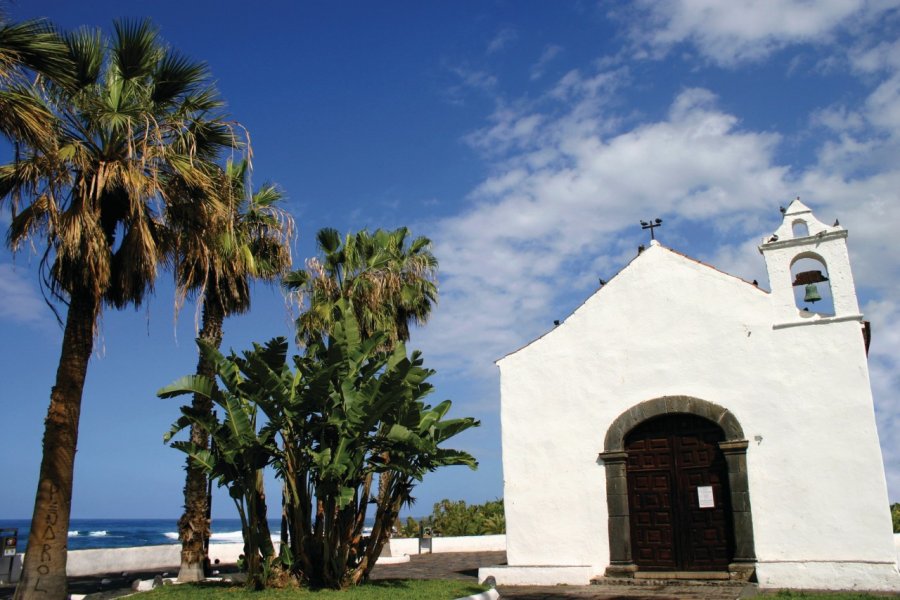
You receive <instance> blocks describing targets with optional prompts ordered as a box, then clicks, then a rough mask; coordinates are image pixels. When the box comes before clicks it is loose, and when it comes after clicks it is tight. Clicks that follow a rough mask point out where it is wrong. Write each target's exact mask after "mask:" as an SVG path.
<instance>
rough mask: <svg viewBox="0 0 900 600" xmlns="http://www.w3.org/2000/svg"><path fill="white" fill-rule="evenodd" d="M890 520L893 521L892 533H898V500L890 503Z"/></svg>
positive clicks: (899, 504)
mask: <svg viewBox="0 0 900 600" xmlns="http://www.w3.org/2000/svg"><path fill="white" fill-rule="evenodd" d="M891 520H893V521H894V533H900V502H895V503H893V504H891Z"/></svg>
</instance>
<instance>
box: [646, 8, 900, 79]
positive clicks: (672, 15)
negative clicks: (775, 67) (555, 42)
mask: <svg viewBox="0 0 900 600" xmlns="http://www.w3.org/2000/svg"><path fill="white" fill-rule="evenodd" d="M896 6H897V3H896V2H894V1H891V2H873V1H870V2H867V1H865V0H815V1H810V0H731V1H729V2H721V1H720V0H642V1H641V2H640V9H641V10H640V12H641V18H640V19H637V20H636V21H637V22H638V23H639V24H637V25H635V26H634V27H635V29H634V32H633V34H634V36H635V38H636V40H637V41H638V42H639V43H640V44H641V45H642V46H646V47H648V48H649V51H650V53H651V54H655V55H657V56H659V55H662V54H665V53H667V52H668V51H669V50H670V49H671V48H672V47H673V46H674V45H676V44H679V43H683V42H688V43H690V44H692V45H693V46H694V47H695V48H696V49H697V51H698V52H699V53H700V54H701V55H703V56H704V57H706V58H707V59H709V60H711V61H712V62H714V63H717V64H720V65H729V66H730V65H735V64H738V63H741V62H746V61H755V60H759V59H761V58H764V57H766V56H768V55H769V54H771V53H772V52H774V51H777V50H779V49H781V48H784V47H787V46H789V45H794V44H798V43H820V42H827V41H829V40H830V39H831V38H832V36H833V35H834V34H835V32H836V31H837V30H839V29H842V28H845V27H849V26H852V24H853V23H854V22H856V21H860V20H863V19H866V20H870V19H874V18H877V17H878V15H880V14H882V13H884V12H885V11H888V10H891V9H893V8H895V7H896Z"/></svg>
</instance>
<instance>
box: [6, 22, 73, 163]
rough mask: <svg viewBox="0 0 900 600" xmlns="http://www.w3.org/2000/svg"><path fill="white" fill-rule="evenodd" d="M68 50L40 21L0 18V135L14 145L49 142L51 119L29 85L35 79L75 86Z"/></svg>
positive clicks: (57, 34) (56, 33) (55, 33)
mask: <svg viewBox="0 0 900 600" xmlns="http://www.w3.org/2000/svg"><path fill="white" fill-rule="evenodd" d="M73 73H74V69H73V63H72V61H71V59H70V57H69V48H68V46H66V43H65V41H64V40H63V39H62V37H61V36H60V35H59V33H58V32H57V31H56V30H55V29H54V28H53V27H52V26H51V25H50V24H49V23H48V22H47V21H44V20H31V21H25V22H23V23H6V22H3V21H2V17H0V132H2V133H3V135H5V136H6V137H7V138H9V139H10V140H12V141H13V143H15V144H18V142H20V141H22V142H27V143H29V144H31V145H40V144H46V143H48V142H51V141H52V137H53V131H52V129H51V127H50V126H51V123H52V122H53V121H52V118H51V115H50V113H49V111H48V109H47V107H46V106H44V104H43V103H42V102H41V100H40V98H39V97H37V96H36V95H35V94H34V93H33V91H32V88H31V86H30V83H32V81H33V79H34V78H35V77H41V78H45V79H49V80H50V81H52V82H54V83H55V84H56V85H59V86H64V87H71V86H73V85H74V83H75V77H74V75H73Z"/></svg>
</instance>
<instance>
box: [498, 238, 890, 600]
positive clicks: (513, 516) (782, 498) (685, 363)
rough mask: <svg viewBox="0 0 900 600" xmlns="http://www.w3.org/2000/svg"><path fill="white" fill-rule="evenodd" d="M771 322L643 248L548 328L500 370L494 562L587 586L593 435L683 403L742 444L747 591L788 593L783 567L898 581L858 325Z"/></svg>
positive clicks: (600, 560)
mask: <svg viewBox="0 0 900 600" xmlns="http://www.w3.org/2000/svg"><path fill="white" fill-rule="evenodd" d="M837 267H838V265H837V264H834V265H829V272H831V271H832V270H835V271H837V270H838V268H837ZM848 275H849V273H848ZM850 281H851V284H852V278H851V280H850ZM837 296H838V294H836V297H837ZM779 298H781V296H779ZM853 301H854V302H855V296H854V298H853ZM853 308H855V305H854V306H853ZM782 309H783V307H781V308H780V309H779V310H778V311H776V310H775V309H774V308H773V297H772V295H770V294H769V293H767V292H765V291H763V290H760V289H757V288H755V287H754V286H752V285H750V284H748V283H746V282H744V281H741V280H739V279H737V278H734V277H731V276H729V275H726V274H723V273H721V272H719V271H716V270H715V269H712V268H710V267H708V266H706V265H702V264H699V263H697V262H695V261H693V260H690V259H688V258H686V257H684V256H681V255H679V254H677V253H675V252H672V251H670V250H668V249H665V248H663V247H661V246H659V245H658V244H654V245H652V246H651V247H650V248H648V249H647V250H646V251H645V252H644V253H643V254H641V255H640V256H638V257H637V258H636V259H635V260H634V261H633V262H632V263H631V264H630V265H629V266H628V267H627V268H626V269H624V270H623V271H622V272H621V273H619V274H618V275H617V276H616V277H615V278H614V279H613V280H612V281H610V282H609V283H608V284H607V285H606V286H604V287H603V288H602V289H601V290H600V291H599V292H597V293H596V294H594V295H593V296H592V297H590V298H589V299H588V300H587V301H586V302H585V303H584V304H583V305H582V306H581V307H580V308H578V309H577V310H576V311H575V312H574V313H573V314H572V315H571V316H570V317H569V318H568V319H566V320H565V321H564V322H563V323H561V324H560V326H559V327H557V328H555V329H553V330H552V331H550V332H549V333H547V334H546V335H544V336H543V337H542V338H540V339H538V340H536V341H535V342H532V343H531V344H530V345H529V346H527V347H525V348H523V349H521V350H519V351H517V352H514V353H513V354H510V355H508V356H506V357H505V358H503V359H501V360H500V361H499V362H498V364H499V366H500V372H501V398H502V402H501V425H502V436H503V469H504V488H505V489H504V499H505V506H506V518H507V542H508V548H507V555H508V562H509V564H510V565H511V566H524V565H542V566H591V567H592V568H594V570H595V574H602V573H603V571H604V569H605V567H606V566H607V565H608V563H609V545H608V540H607V500H606V484H605V473H604V471H605V469H604V467H603V465H602V463H601V462H599V461H598V460H597V454H598V453H599V452H602V451H603V450H604V447H603V443H604V437H605V435H606V431H607V428H608V426H609V424H610V423H611V422H612V421H613V420H615V419H616V418H617V417H618V416H619V415H621V414H622V413H623V412H625V411H626V410H628V409H630V408H631V407H633V406H635V405H637V404H639V403H641V402H643V401H646V400H651V399H654V398H660V397H664V396H670V395H683V396H692V397H695V398H699V399H702V400H705V401H708V402H712V403H715V404H718V405H720V406H723V407H725V408H727V409H728V410H730V411H731V412H732V413H733V414H734V415H735V417H737V419H738V421H739V422H740V424H741V426H742V428H743V430H744V433H745V436H746V439H748V440H749V441H750V447H749V449H748V451H747V464H748V472H749V475H748V479H749V486H750V500H751V505H752V514H753V529H754V535H755V547H756V555H757V558H758V561H759V562H758V565H757V571H758V574H759V575H760V576H761V581H762V580H763V579H765V581H766V582H767V584H770V585H773V586H791V585H792V584H793V583H794V582H793V581H792V580H791V579H790V577H789V576H788V575H787V573H788V572H790V569H787V570H785V569H784V568H783V567H784V565H786V564H788V563H793V564H796V563H804V564H806V565H811V564H814V563H815V564H818V565H820V566H825V567H826V568H825V571H827V570H828V568H827V567H828V565H833V564H844V565H847V564H850V563H852V564H854V565H856V564H860V565H869V566H868V567H866V566H863V567H860V569H861V571H864V572H865V571H871V572H875V571H877V572H878V573H879V575H877V576H873V577H872V581H873V583H877V585H873V586H872V587H873V588H884V587H885V585H883V584H884V582H885V581H887V580H891V578H893V580H892V581H893V582H894V583H892V584H891V585H896V584H897V583H898V582H900V578H898V577H900V576H898V575H897V569H896V553H895V549H894V545H893V538H892V535H891V521H890V515H889V511H888V498H887V491H886V485H885V478H884V470H883V466H882V458H881V451H880V448H879V445H878V437H877V432H876V428H875V418H874V410H873V405H872V397H871V392H870V386H869V380H868V369H867V364H866V357H865V351H864V347H863V338H862V334H861V330H860V322H859V320H846V321H834V320H832V321H831V322H826V323H821V324H816V325H805V326H798V327H784V328H778V329H776V328H774V327H773V325H774V324H775V323H776V322H778V323H782V324H783V323H784V322H785V320H786V318H785V315H787V316H788V317H792V318H793V320H794V321H801V320H802V318H801V316H800V315H798V313H797V311H796V309H793V312H792V313H788V312H786V311H783V310H782ZM775 312H778V313H779V314H778V315H777V316H775V315H774V313H775ZM813 570H814V571H815V569H813ZM823 572H824V571H823ZM770 575H771V576H770ZM852 577H856V579H853V580H852V581H851V582H850V583H851V585H850V587H865V586H864V585H855V583H859V584H863V583H864V580H865V579H866V576H864V575H860V576H859V577H857V576H856V575H852ZM811 578H812V580H814V581H812V582H813V583H816V584H821V583H824V582H823V581H821V577H820V576H819V575H817V574H816V573H814V574H813V575H812V576H811ZM860 578H861V579H860ZM876 580H877V581H876ZM879 582H880V583H879ZM805 587H817V586H816V585H808V586H805ZM818 587H828V586H827V585H819V586H818ZM888 587H890V586H888Z"/></svg>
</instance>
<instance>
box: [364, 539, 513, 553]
mask: <svg viewBox="0 0 900 600" xmlns="http://www.w3.org/2000/svg"><path fill="white" fill-rule="evenodd" d="M505 550H506V535H503V534H501V535H467V536H453V537H435V538H426V539H424V540H421V543H420V540H419V538H391V539H390V540H389V541H388V545H387V546H385V550H384V551H383V552H382V555H384V554H385V553H386V552H390V554H389V556H401V555H403V554H410V555H412V554H429V553H433V554H438V553H446V552H503V551H505Z"/></svg>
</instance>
